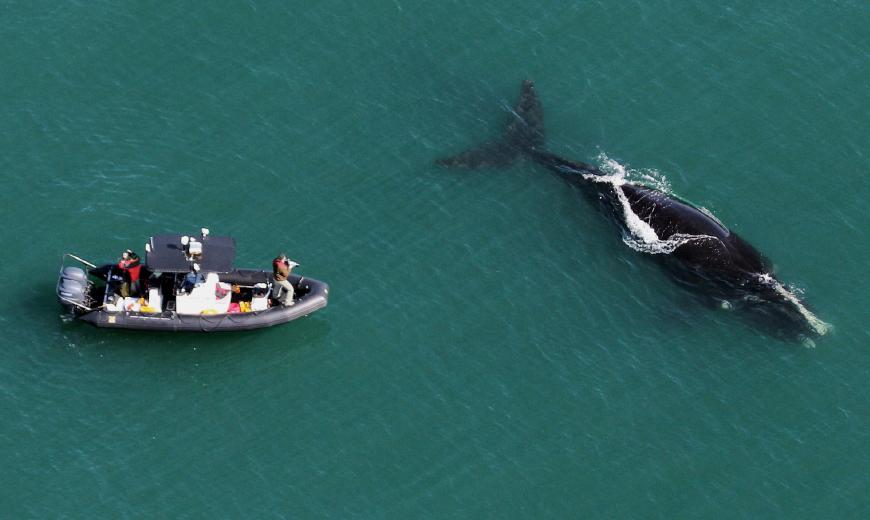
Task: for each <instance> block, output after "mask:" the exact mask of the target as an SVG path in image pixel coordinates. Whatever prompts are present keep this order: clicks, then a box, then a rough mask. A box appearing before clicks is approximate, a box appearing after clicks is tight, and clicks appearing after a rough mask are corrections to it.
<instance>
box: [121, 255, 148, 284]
mask: <svg viewBox="0 0 870 520" xmlns="http://www.w3.org/2000/svg"><path fill="white" fill-rule="evenodd" d="M118 267H119V268H120V269H122V270H123V271H124V272H125V273H127V276H129V277H130V283H133V282H135V281H136V280H138V279H139V272H140V271H141V270H142V265H141V264H140V263H139V258H138V257H135V256H134V257H133V258H128V259H127V260H121V261H120V262H118Z"/></svg>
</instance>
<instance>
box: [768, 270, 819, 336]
mask: <svg viewBox="0 0 870 520" xmlns="http://www.w3.org/2000/svg"><path fill="white" fill-rule="evenodd" d="M758 279H759V280H760V281H761V282H762V283H764V284H766V285H769V286H770V287H772V288H773V290H774V291H776V293H777V294H779V295H780V296H782V297H783V298H785V300H786V301H787V302H789V303H791V304H792V305H794V307H795V309H797V311H798V312H799V313H800V315H801V316H803V318H804V319H805V320H807V323H808V324H809V326H810V327H811V328H812V329H813V332H815V333H816V334H818V335H819V336H824V335H825V334H827V333H828V332H830V331H831V329H832V328H833V327H832V326H831V324H830V323H825V322H824V321H822V320H820V319H819V318H818V317H817V316H816V315H815V314H813V313H812V312H811V311H810V310H809V309H807V308H806V307H804V304H803V303H801V301H800V300H799V299H798V297H797V296H796V295H795V294H794V292H792V291H790V290H788V289H787V288H786V287H785V286H783V285H782V284H781V283H780V282H779V281H778V280H776V279H775V278H774V277H773V276H771V275H769V274H766V273H765V274H761V275H758ZM812 346H815V344H813V345H812Z"/></svg>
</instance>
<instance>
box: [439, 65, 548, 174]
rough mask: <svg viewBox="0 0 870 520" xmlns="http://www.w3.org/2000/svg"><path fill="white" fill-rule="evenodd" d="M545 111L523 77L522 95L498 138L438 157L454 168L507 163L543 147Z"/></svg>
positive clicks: (531, 87) (533, 90)
mask: <svg viewBox="0 0 870 520" xmlns="http://www.w3.org/2000/svg"><path fill="white" fill-rule="evenodd" d="M543 147H544V114H543V112H542V111H541V103H540V101H538V94H537V92H535V85H534V84H533V83H532V82H531V80H525V81H523V85H522V87H521V89H520V98H519V101H517V104H516V105H515V106H514V108H513V109H512V110H511V111H510V119H509V121H508V123H507V125H506V126H505V130H504V133H503V134H502V135H501V137H500V138H499V139H498V140H495V141H489V142H486V143H484V144H482V145H480V146H477V147H475V148H471V149H469V150H466V151H464V152H462V153H460V154H458V155H454V156H452V157H445V158H442V159H438V160H436V161H435V164H438V165H441V166H448V167H451V168H467V169H476V168H494V167H503V166H508V165H510V164H511V163H513V162H514V161H515V160H516V159H517V158H519V157H520V156H522V155H523V154H528V153H532V152H534V151H536V150H543Z"/></svg>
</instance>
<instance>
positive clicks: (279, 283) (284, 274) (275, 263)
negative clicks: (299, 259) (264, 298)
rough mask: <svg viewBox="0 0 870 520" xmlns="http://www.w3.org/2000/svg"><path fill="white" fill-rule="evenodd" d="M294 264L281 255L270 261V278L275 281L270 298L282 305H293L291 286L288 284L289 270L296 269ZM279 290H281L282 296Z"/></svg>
mask: <svg viewBox="0 0 870 520" xmlns="http://www.w3.org/2000/svg"><path fill="white" fill-rule="evenodd" d="M297 265H299V264H297V263H296V262H294V261H292V260H290V259H289V258H287V255H285V254H284V253H281V254H280V255H278V256H277V257H276V258H275V259H274V260H272V277H273V278H274V279H275V285H273V286H272V297H273V298H275V299H276V300H278V301H279V302H281V304H282V305H284V306H288V305H293V303H294V302H293V284H291V283H290V280H288V279H287V278H289V276H290V270H291V269H293V268H294V267H296V266H297ZM281 289H283V294H282V291H281Z"/></svg>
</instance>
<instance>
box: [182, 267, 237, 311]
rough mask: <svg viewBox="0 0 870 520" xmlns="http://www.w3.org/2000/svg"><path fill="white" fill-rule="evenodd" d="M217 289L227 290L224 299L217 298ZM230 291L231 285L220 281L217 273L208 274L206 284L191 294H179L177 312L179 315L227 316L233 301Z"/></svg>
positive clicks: (196, 288) (193, 290)
mask: <svg viewBox="0 0 870 520" xmlns="http://www.w3.org/2000/svg"><path fill="white" fill-rule="evenodd" d="M217 287H221V288H222V289H225V290H226V294H224V296H223V298H217V297H216V296H215V290H216V289H217ZM230 289H231V287H230V284H227V283H221V282H220V281H219V280H218V275H217V273H208V274H207V275H206V276H205V282H204V283H203V284H201V285H200V286H199V287H194V288H193V289H191V291H190V294H179V295H177V296H176V297H175V311H176V312H177V313H178V314H203V313H209V314H225V313H226V312H227V310H229V308H230V299H232V291H231V290H230Z"/></svg>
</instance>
